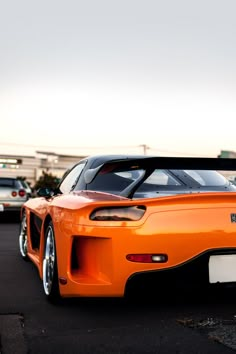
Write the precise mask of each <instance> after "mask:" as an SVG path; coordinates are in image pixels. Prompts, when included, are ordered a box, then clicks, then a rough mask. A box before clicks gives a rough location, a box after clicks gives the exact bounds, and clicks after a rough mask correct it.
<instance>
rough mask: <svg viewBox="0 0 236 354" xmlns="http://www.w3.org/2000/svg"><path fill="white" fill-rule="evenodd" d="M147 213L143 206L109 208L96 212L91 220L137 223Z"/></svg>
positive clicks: (91, 216) (92, 214)
mask: <svg viewBox="0 0 236 354" xmlns="http://www.w3.org/2000/svg"><path fill="white" fill-rule="evenodd" d="M145 211H146V207H145V206H143V205H136V206H130V207H109V208H100V209H96V210H94V211H93V212H92V213H91V215H90V220H97V221H137V220H140V219H141V218H142V216H143V215H144V213H145Z"/></svg>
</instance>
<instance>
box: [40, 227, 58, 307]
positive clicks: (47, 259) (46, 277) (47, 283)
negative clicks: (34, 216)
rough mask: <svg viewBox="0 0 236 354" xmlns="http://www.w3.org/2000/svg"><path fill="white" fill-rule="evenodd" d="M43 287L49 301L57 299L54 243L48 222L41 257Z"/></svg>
mask: <svg viewBox="0 0 236 354" xmlns="http://www.w3.org/2000/svg"><path fill="white" fill-rule="evenodd" d="M43 288H44V293H45V295H46V297H47V299H48V300H49V301H55V300H57V299H59V297H60V295H59V285H58V271H57V256H56V244H55V236H54V229H53V225H52V223H51V222H50V223H49V225H48V227H47V229H46V233H45V247H44V259H43Z"/></svg>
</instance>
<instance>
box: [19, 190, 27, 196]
mask: <svg viewBox="0 0 236 354" xmlns="http://www.w3.org/2000/svg"><path fill="white" fill-rule="evenodd" d="M25 194H26V192H25V190H24V189H20V190H19V196H20V197H24V196H25Z"/></svg>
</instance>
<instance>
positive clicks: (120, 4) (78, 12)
mask: <svg viewBox="0 0 236 354" xmlns="http://www.w3.org/2000/svg"><path fill="white" fill-rule="evenodd" d="M235 13H236V2H235V0H224V1H222V0H221V1H219V0H198V1H189V0H179V1H176V0H165V1H163V0H161V1H160V0H145V1H144V0H142V1H140V0H119V1H114V0H99V1H98V0H86V1H80V0H67V1H61V0H57V1H55V0H47V1H45V0H41V1H35V0H21V1H19V0H8V1H2V2H1V3H0V154H24V155H33V154H34V153H35V151H38V150H40V151H52V152H55V153H60V154H72V155H92V154H98V153H138V154H140V153H144V152H145V149H144V147H143V146H146V153H147V154H150V155H168V156H169V155H172V156H179V155H181V156H213V157H214V156H217V155H218V154H219V153H220V151H221V150H231V151H236V133H235V132H236V99H235V98H236V45H235V41H236V40H235V38H236V21H235Z"/></svg>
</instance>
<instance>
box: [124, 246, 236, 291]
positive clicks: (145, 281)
mask: <svg viewBox="0 0 236 354" xmlns="http://www.w3.org/2000/svg"><path fill="white" fill-rule="evenodd" d="M215 255H235V256H236V248H232V249H218V250H209V251H207V252H204V253H202V254H200V255H199V256H197V257H194V258H193V259H191V260H189V261H188V262H185V263H182V264H181V265H179V266H176V267H172V268H168V269H162V270H154V271H147V272H137V273H135V274H133V275H132V276H130V277H129V279H128V281H127V283H126V287H125V293H130V292H132V293H136V294H140V293H142V294H145V293H146V294H172V296H173V297H174V296H175V295H176V294H177V293H176V292H175V291H177V292H178V291H180V292H186V291H187V292H190V291H191V292H195V293H196V292H197V291H199V290H200V291H203V290H206V291H207V290H214V289H216V288H228V287H234V288H235V289H236V281H232V282H216V283H210V277H209V260H210V257H211V256H215ZM232 271H234V272H235V279H236V269H235V270H232Z"/></svg>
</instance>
